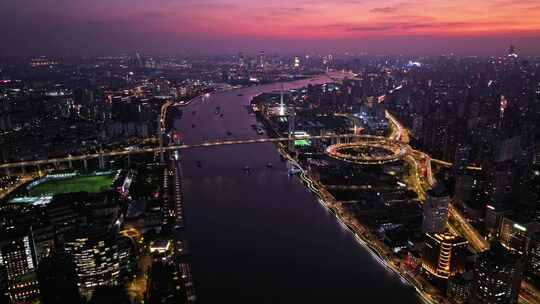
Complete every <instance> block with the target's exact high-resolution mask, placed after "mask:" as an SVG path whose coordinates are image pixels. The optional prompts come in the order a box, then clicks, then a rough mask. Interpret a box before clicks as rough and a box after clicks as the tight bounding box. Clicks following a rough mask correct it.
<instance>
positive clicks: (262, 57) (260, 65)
mask: <svg viewBox="0 0 540 304" xmlns="http://www.w3.org/2000/svg"><path fill="white" fill-rule="evenodd" d="M259 67H260V68H261V69H263V68H264V50H263V51H260V52H259Z"/></svg>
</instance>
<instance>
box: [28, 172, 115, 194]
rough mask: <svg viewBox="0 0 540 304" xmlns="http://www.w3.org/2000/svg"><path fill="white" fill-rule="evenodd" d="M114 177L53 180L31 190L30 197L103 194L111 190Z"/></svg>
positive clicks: (80, 177)
mask: <svg viewBox="0 0 540 304" xmlns="http://www.w3.org/2000/svg"><path fill="white" fill-rule="evenodd" d="M113 178H114V176H113V175H100V176H76V177H72V178H68V179H63V180H51V181H48V182H45V183H43V184H40V185H37V186H35V187H34V188H32V189H30V190H29V195H30V196H40V195H46V194H53V195H54V194H58V193H69V192H81V191H85V192H91V193H96V192H101V191H104V190H107V189H109V188H110V186H111V184H112V182H113Z"/></svg>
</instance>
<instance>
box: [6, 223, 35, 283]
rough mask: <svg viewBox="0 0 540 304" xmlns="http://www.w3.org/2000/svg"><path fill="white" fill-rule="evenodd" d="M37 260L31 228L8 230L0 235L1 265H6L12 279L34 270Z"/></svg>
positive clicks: (9, 277)
mask: <svg viewBox="0 0 540 304" xmlns="http://www.w3.org/2000/svg"><path fill="white" fill-rule="evenodd" d="M37 262H38V261H37V255H36V251H35V246H34V241H33V236H32V232H31V230H30V231H8V232H6V234H5V235H2V236H1V237H0V265H4V266H5V267H6V269H7V274H8V279H9V280H10V281H11V280H15V279H17V278H18V277H20V276H22V275H24V274H27V273H29V272H32V271H34V270H35V269H36V267H37Z"/></svg>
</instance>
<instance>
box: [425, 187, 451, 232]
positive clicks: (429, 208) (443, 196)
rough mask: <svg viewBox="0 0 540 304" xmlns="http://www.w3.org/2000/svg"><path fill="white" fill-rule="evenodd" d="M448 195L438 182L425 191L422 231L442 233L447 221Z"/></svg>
mask: <svg viewBox="0 0 540 304" xmlns="http://www.w3.org/2000/svg"><path fill="white" fill-rule="evenodd" d="M449 204H450V197H449V196H448V192H447V191H446V188H445V187H444V186H443V185H442V184H441V183H438V184H436V185H435V187H433V188H432V189H430V190H429V191H428V192H427V193H426V201H425V203H424V206H423V208H424V211H423V218H422V232H424V233H442V232H444V231H445V229H446V222H447V221H448V207H449Z"/></svg>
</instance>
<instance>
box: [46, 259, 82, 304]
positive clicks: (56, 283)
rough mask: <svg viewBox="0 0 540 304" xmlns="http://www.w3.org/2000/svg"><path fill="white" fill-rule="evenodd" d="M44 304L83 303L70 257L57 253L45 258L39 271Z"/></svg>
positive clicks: (73, 264)
mask: <svg viewBox="0 0 540 304" xmlns="http://www.w3.org/2000/svg"><path fill="white" fill-rule="evenodd" d="M37 275H38V282H39V290H40V298H41V303H43V304H70V303H81V296H80V295H79V289H78V288H77V274H76V272H75V263H74V262H73V259H72V257H71V256H70V255H68V254H66V253H63V252H56V253H54V254H53V255H51V256H49V257H46V258H44V259H43V260H42V261H41V263H40V264H39V268H38V271H37Z"/></svg>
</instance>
